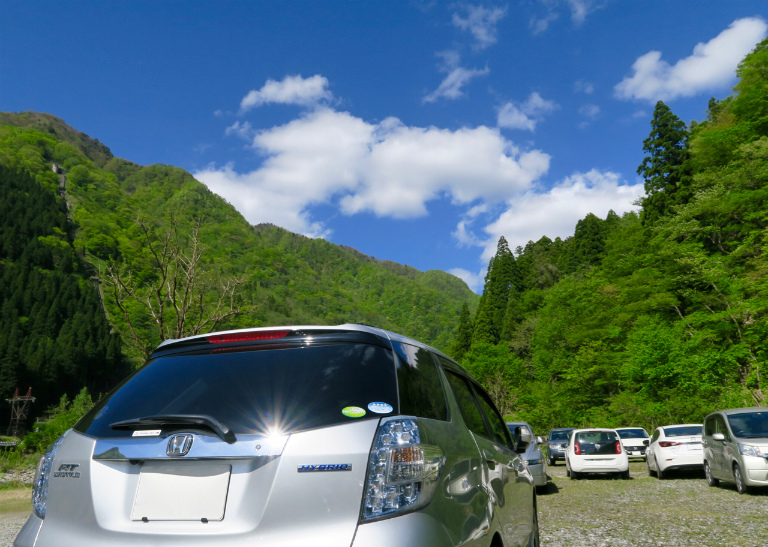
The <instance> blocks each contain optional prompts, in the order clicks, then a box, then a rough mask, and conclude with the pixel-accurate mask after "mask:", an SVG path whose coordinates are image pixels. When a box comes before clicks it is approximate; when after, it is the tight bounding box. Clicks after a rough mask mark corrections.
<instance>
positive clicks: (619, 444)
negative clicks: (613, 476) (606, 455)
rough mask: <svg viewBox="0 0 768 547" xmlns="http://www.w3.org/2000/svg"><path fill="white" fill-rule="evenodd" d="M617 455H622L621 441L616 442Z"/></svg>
mask: <svg viewBox="0 0 768 547" xmlns="http://www.w3.org/2000/svg"><path fill="white" fill-rule="evenodd" d="M616 454H621V441H616Z"/></svg>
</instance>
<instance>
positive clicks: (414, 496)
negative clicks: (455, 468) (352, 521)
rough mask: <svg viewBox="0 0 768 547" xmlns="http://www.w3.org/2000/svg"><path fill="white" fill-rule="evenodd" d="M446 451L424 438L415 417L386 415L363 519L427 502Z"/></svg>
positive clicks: (368, 480) (370, 470) (373, 459)
mask: <svg viewBox="0 0 768 547" xmlns="http://www.w3.org/2000/svg"><path fill="white" fill-rule="evenodd" d="M444 464H445V454H444V452H443V450H442V449H441V448H440V447H439V446H436V445H431V444H425V443H422V442H421V435H420V432H419V426H418V423H417V420H416V419H415V418H402V417H397V418H385V419H384V420H383V421H382V423H381V425H380V426H379V430H378V431H377V433H376V440H375V441H374V443H373V447H372V448H371V454H370V456H369V458H368V473H367V476H366V480H365V491H364V493H363V496H364V499H363V508H362V513H361V515H360V521H361V522H368V521H372V520H376V519H380V518H384V517H391V516H394V515H397V514H399V513H404V512H406V511H412V510H413V509H416V508H418V507H422V506H424V505H426V504H427V503H428V502H429V500H430V498H431V497H432V494H433V492H434V491H435V487H436V486H437V481H438V478H439V477H440V472H441V471H442V468H443V465H444Z"/></svg>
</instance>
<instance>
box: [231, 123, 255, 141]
mask: <svg viewBox="0 0 768 547" xmlns="http://www.w3.org/2000/svg"><path fill="white" fill-rule="evenodd" d="M224 134H225V135H227V136H229V135H237V136H238V137H240V138H241V139H243V140H246V141H250V140H251V139H253V137H254V136H255V135H256V131H255V130H254V129H253V127H251V124H250V123H249V122H242V123H241V122H239V121H236V122H235V123H233V124H232V125H230V126H229V127H227V128H226V129H225V130H224Z"/></svg>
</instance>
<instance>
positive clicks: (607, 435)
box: [565, 428, 629, 480]
mask: <svg viewBox="0 0 768 547" xmlns="http://www.w3.org/2000/svg"><path fill="white" fill-rule="evenodd" d="M565 473H566V475H568V476H569V477H571V479H572V480H576V479H579V478H581V477H582V475H584V474H586V473H612V474H615V475H618V476H620V477H621V478H623V479H628V478H629V459H628V458H627V453H626V452H625V451H624V448H623V447H622V446H621V440H620V439H619V434H618V433H616V430H615V429H602V428H598V429H575V430H573V431H571V437H570V441H569V443H568V448H567V449H566V452H565Z"/></svg>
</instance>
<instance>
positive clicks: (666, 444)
mask: <svg viewBox="0 0 768 547" xmlns="http://www.w3.org/2000/svg"><path fill="white" fill-rule="evenodd" d="M681 444H682V443H676V442H674V441H660V442H659V446H660V447H662V448H669V447H670V446H680V445H681Z"/></svg>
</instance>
